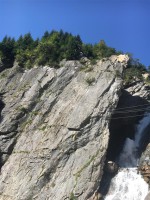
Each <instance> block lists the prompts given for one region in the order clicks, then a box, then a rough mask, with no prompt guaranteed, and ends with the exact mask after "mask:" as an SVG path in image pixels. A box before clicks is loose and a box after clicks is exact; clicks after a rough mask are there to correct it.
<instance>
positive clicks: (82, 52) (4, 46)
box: [0, 30, 150, 85]
mask: <svg viewBox="0 0 150 200" xmlns="http://www.w3.org/2000/svg"><path fill="white" fill-rule="evenodd" d="M119 53H122V52H117V51H116V50H115V49H114V48H111V47H109V46H107V45H106V43H105V41H104V40H101V41H100V42H99V43H98V44H95V45H92V44H84V43H83V42H82V40H81V38H80V36H79V35H77V36H73V35H72V34H70V33H67V32H63V31H62V30H60V31H54V30H53V31H51V32H48V31H46V32H45V33H44V35H43V36H42V38H41V39H36V40H34V39H33V38H32V36H31V34H30V33H27V34H25V35H24V36H22V35H21V36H20V37H19V38H18V40H17V41H15V39H14V38H10V37H8V36H5V37H4V39H3V40H2V42H0V60H1V62H2V64H1V65H2V67H1V71H2V70H3V69H5V68H10V67H12V66H13V63H14V61H15V60H16V61H17V62H18V63H19V65H20V66H21V67H22V69H24V68H27V69H30V68H32V67H33V66H34V65H37V66H44V65H47V66H50V67H54V68H59V67H60V65H59V63H60V61H61V60H63V59H66V60H81V63H82V57H87V58H88V59H90V61H91V65H95V64H96V62H97V59H102V58H106V57H109V56H111V55H115V54H116V55H118V54H119ZM128 54H129V55H130V57H132V55H131V54H130V53H128ZM136 63H137V64H134V65H133V64H132V63H129V65H128V68H127V69H126V71H125V83H126V84H129V83H130V82H132V81H133V80H134V79H135V78H138V79H140V80H141V79H142V76H141V74H142V72H143V71H144V70H146V69H145V67H144V66H143V65H142V64H139V62H138V61H137V62H136ZM82 64H83V65H85V67H83V69H81V70H84V71H86V72H89V71H91V70H92V69H93V68H89V67H87V66H86V62H85V63H84V61H83V63H82ZM3 66H4V67H3ZM93 67H94V66H93ZM148 70H149V71H150V67H149V68H148ZM116 76H119V73H116ZM94 81H95V80H94V78H88V79H87V80H86V82H87V83H88V85H91V84H92V83H93V82H94Z"/></svg>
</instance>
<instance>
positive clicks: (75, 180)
mask: <svg viewBox="0 0 150 200" xmlns="http://www.w3.org/2000/svg"><path fill="white" fill-rule="evenodd" d="M124 58H125V59H123V56H122V57H121V59H122V60H121V61H120V59H119V60H118V57H117V56H116V59H115V57H113V59H112V58H109V59H105V60H103V61H99V62H97V64H96V65H95V66H91V67H90V68H89V70H87V68H86V70H85V68H84V66H83V65H82V64H80V62H78V61H67V62H64V63H63V67H61V68H60V69H57V70H56V69H53V68H49V67H46V66H45V67H38V68H36V67H35V68H32V69H31V70H27V71H23V70H22V69H21V68H20V67H19V66H17V65H16V66H14V67H13V68H12V69H7V70H5V71H3V72H1V74H0V94H2V99H1V101H2V104H3V105H4V107H3V109H2V111H1V123H0V155H1V157H0V165H1V174H0V199H1V200H4V199H5V200H29V199H35V200H41V199H42V200H46V199H49V200H66V199H70V200H73V199H76V198H77V199H78V200H87V199H90V198H92V196H93V195H94V194H96V192H97V190H98V187H99V183H100V180H101V177H102V173H103V165H104V160H105V156H106V149H107V146H108V140H109V128H108V126H109V121H110V117H111V114H112V112H113V110H114V108H115V107H116V105H117V103H118V98H119V95H120V90H121V87H122V78H121V76H122V72H123V67H125V66H126V65H127V61H128V59H127V57H126V56H125V57H124Z"/></svg>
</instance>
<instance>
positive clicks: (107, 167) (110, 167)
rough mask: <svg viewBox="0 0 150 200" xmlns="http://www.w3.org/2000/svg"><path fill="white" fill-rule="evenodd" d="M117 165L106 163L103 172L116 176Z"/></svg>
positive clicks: (110, 162) (111, 162)
mask: <svg viewBox="0 0 150 200" xmlns="http://www.w3.org/2000/svg"><path fill="white" fill-rule="evenodd" d="M118 168H119V167H118V165H117V164H116V163H115V162H113V161H108V162H107V163H106V165H105V168H104V170H105V171H106V172H107V173H111V174H116V173H117V171H118Z"/></svg>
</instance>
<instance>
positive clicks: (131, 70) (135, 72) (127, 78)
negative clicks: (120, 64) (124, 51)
mask: <svg viewBox="0 0 150 200" xmlns="http://www.w3.org/2000/svg"><path fill="white" fill-rule="evenodd" d="M131 60H133V59H132V58H131ZM145 72H146V67H145V66H144V65H142V64H141V63H139V62H138V61H135V62H134V63H132V62H129V64H128V66H127V69H126V70H125V73H124V83H125V85H129V84H130V83H133V82H135V81H142V80H143V77H142V74H143V73H145Z"/></svg>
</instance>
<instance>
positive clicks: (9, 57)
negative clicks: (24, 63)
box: [0, 36, 15, 68]
mask: <svg viewBox="0 0 150 200" xmlns="http://www.w3.org/2000/svg"><path fill="white" fill-rule="evenodd" d="M0 57H1V61H2V63H3V65H4V66H5V68H9V67H12V66H13V63H14V60H15V39H14V38H10V37H7V36H6V37H4V39H3V40H2V42H1V43H0Z"/></svg>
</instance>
